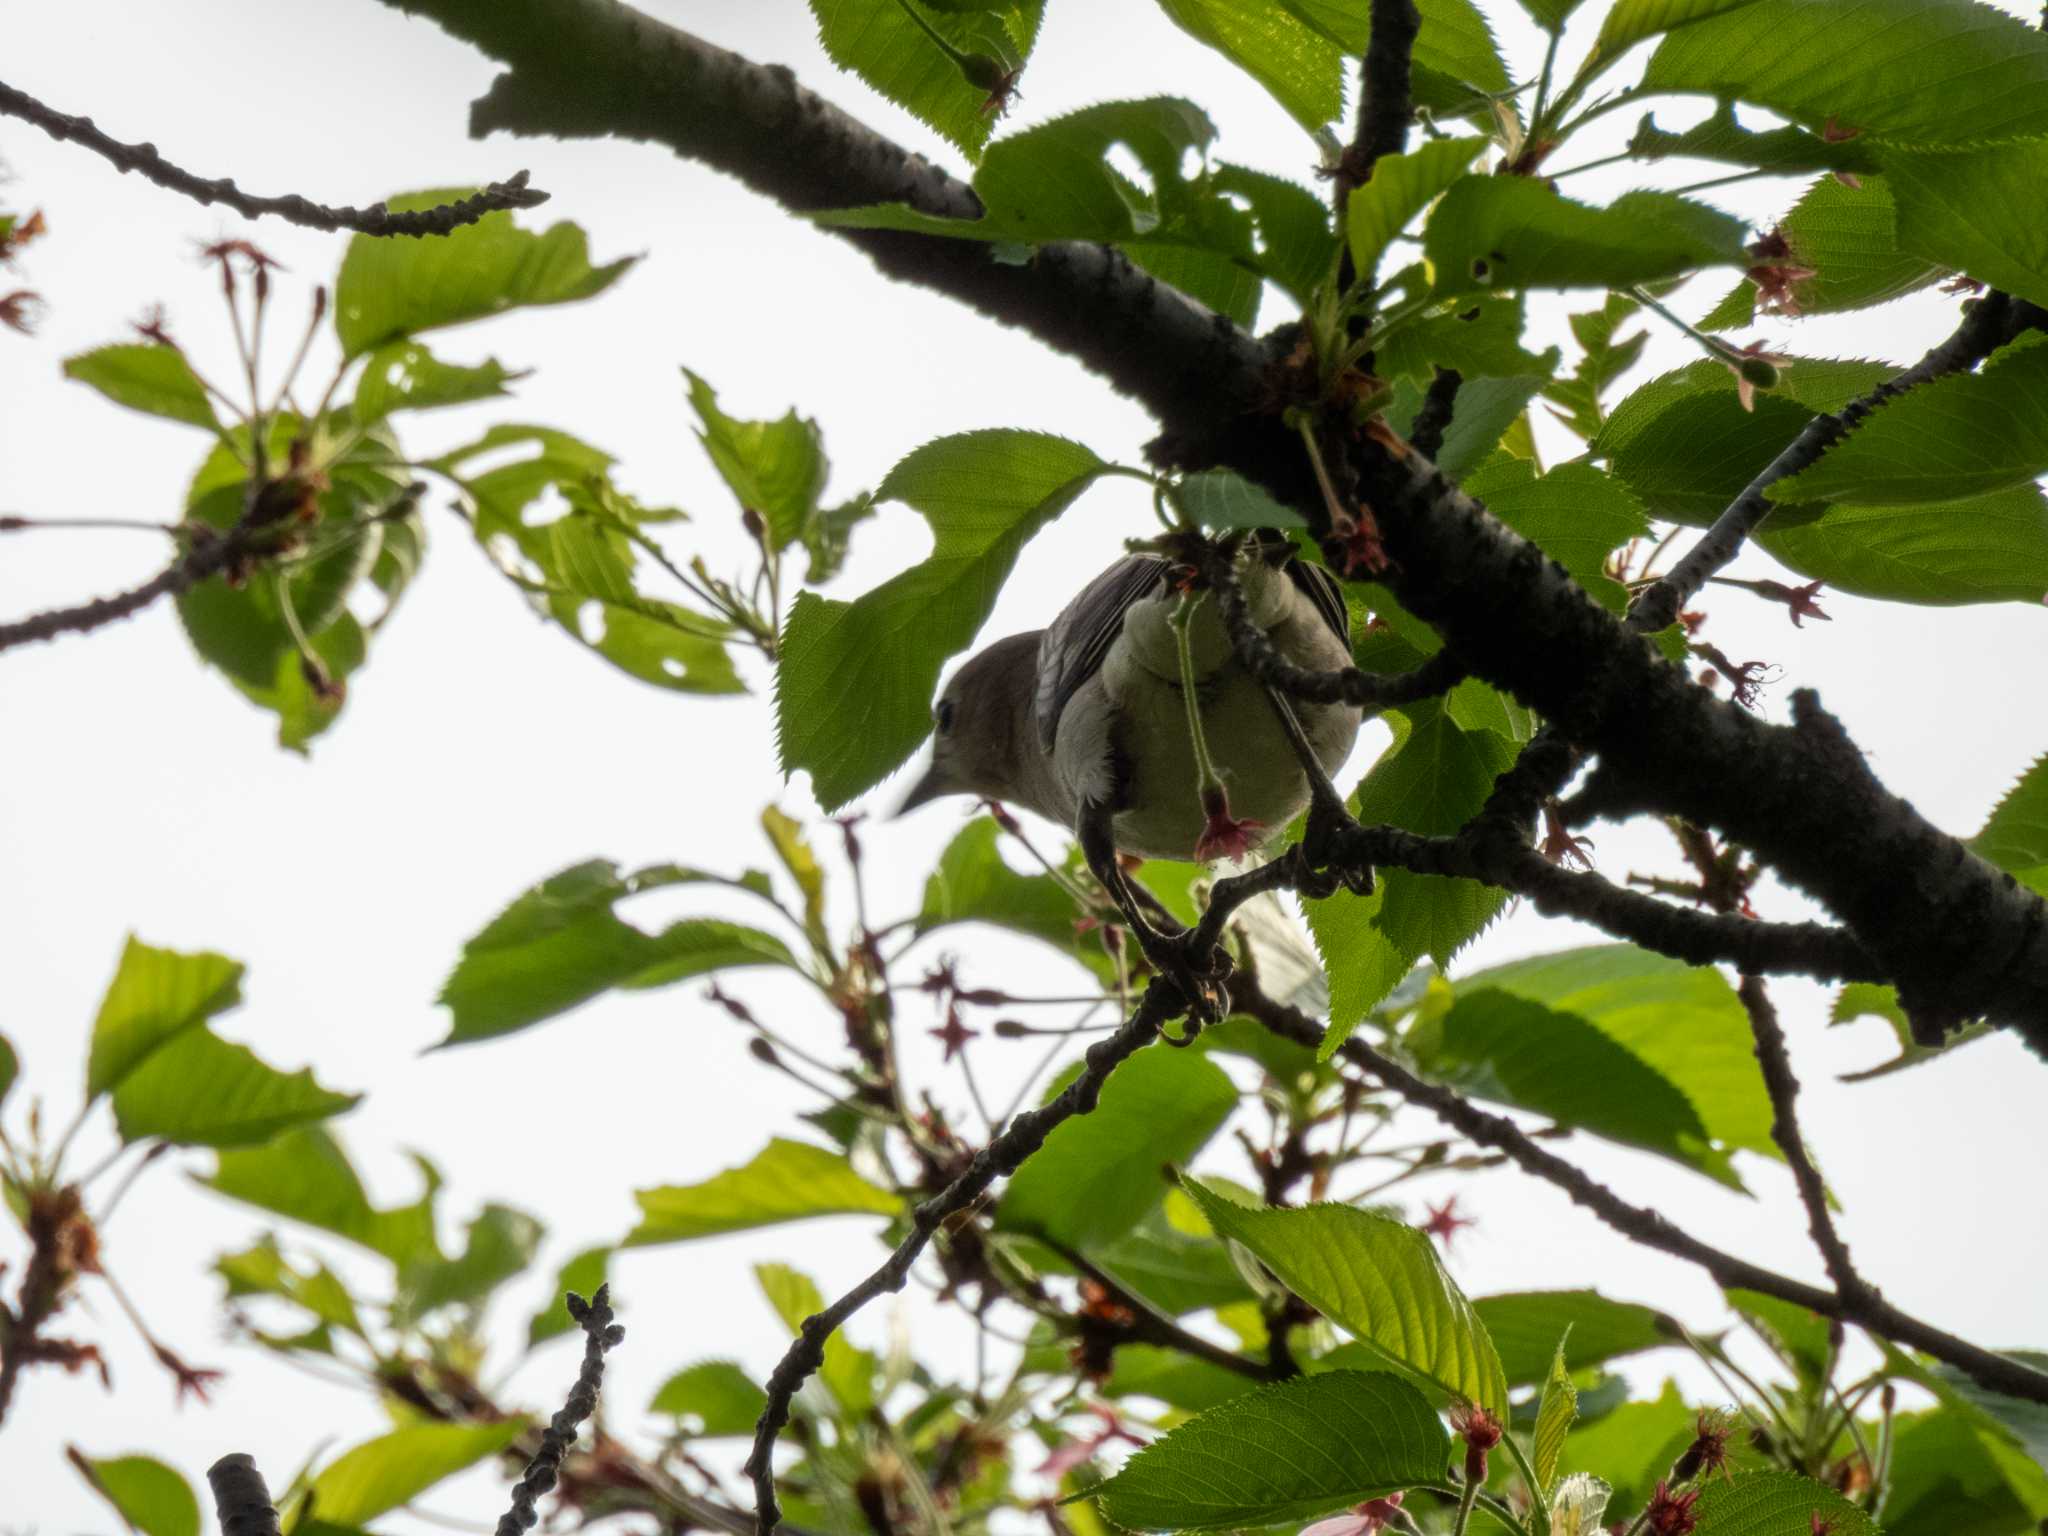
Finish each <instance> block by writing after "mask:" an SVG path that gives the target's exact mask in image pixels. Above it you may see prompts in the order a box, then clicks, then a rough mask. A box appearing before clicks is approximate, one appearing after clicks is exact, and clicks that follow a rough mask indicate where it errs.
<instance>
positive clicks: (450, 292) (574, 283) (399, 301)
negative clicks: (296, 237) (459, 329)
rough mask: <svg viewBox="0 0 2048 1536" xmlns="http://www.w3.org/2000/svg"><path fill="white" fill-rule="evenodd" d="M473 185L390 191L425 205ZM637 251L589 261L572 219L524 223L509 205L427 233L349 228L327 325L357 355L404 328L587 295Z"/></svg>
mask: <svg viewBox="0 0 2048 1536" xmlns="http://www.w3.org/2000/svg"><path fill="white" fill-rule="evenodd" d="M474 190H475V189H474V188H467V187H458V188H453V189H444V190H440V191H432V192H413V193H408V194H406V195H405V196H403V197H394V198H392V199H390V207H391V210H392V212H394V213H401V212H409V211H412V210H416V209H422V208H432V207H435V206H436V205H438V204H441V203H448V202H453V201H455V200H457V199H458V198H463V197H467V196H469V195H470V194H471V192H473V191H474ZM636 260H638V258H637V257H632V256H628V257H625V258H623V259H621V260H619V261H614V262H610V263H608V264H607V265H605V266H602V267H593V266H592V265H591V264H590V245H589V242H588V241H587V240H586V239H585V238H584V234H583V231H582V230H581V229H580V228H578V227H577V226H576V225H574V224H569V223H562V224H556V225H553V226H552V227H550V228H549V229H548V230H546V231H545V232H544V233H541V234H535V233H534V232H533V231H531V230H526V229H521V228H520V227H519V226H518V225H517V224H515V223H514V222H513V220H512V215H511V214H510V213H487V214H485V215H484V216H483V217H482V218H481V219H479V220H478V221H477V222H476V223H474V224H471V225H469V226H467V227H466V228H463V229H458V230H455V231H453V232H451V233H449V234H446V235H441V236H437V237H435V238H433V239H430V240H387V239H378V238H374V237H372V236H369V235H356V236H354V237H353V238H352V239H350V241H349V243H348V251H347V252H346V254H344V255H343V257H342V259H341V271H340V273H339V275H337V276H336V278H335V280H334V331H335V334H336V335H337V336H338V337H339V338H340V339H341V348H342V353H343V355H344V356H346V357H360V356H361V355H362V354H363V353H365V352H368V351H369V350H370V349H371V348H373V347H378V346H382V345H383V344H384V343H385V342H387V341H393V340H396V339H397V338H399V337H401V336H415V335H418V334H419V333H420V332H421V331H431V330H436V329H438V328H440V327H442V326H448V325H461V324H462V323H463V322H465V321H468V320H481V319H483V318H484V317H485V316H487V315H496V314H502V313H504V312H505V311H506V310H508V309H520V308H525V307H527V306H530V305H538V304H570V303H574V302H575V301H576V300H578V299H587V298H590V297H592V296H593V295H595V294H599V293H602V292H604V290H605V289H607V288H609V287H611V285H612V284H613V283H615V282H617V281H618V280H619V278H620V277H622V276H624V275H625V271H626V268H628V267H630V266H631V265H632V264H633V263H634V261H636Z"/></svg>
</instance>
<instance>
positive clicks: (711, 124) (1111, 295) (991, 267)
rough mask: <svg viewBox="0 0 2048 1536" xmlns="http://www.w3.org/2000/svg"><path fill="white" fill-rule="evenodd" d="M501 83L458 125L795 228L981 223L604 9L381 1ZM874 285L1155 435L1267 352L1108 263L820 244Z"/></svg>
mask: <svg viewBox="0 0 2048 1536" xmlns="http://www.w3.org/2000/svg"><path fill="white" fill-rule="evenodd" d="M386 3H387V4H392V5H396V6H397V7H398V8H399V9H400V10H403V11H406V12H409V13H411V14H415V15H422V16H426V17H429V18H431V19H432V20H434V21H436V22H438V23H439V24H440V25H441V26H442V27H444V28H445V29H447V30H448V31H449V32H451V33H453V34H454V35H455V36H457V37H459V38H462V39H464V40H465V41H467V42H470V43H473V44H475V45H476V46H477V47H478V48H481V49H482V50H483V51H484V52H485V53H487V54H489V55H490V56H491V57H493V58H495V59H498V60H499V61H501V62H502V63H504V64H505V65H507V66H508V73H506V74H504V75H501V76H500V77H499V78H498V80H497V81H496V82H495V83H494V84H493V85H492V87H491V89H490V92H489V94H487V95H486V96H484V97H483V98H482V99H481V100H480V101H478V102H477V103H476V104H475V106H474V107H473V108H472V110H471V114H470V128H471V131H472V132H473V133H475V134H476V135H478V136H479V137H481V136H482V135H484V134H486V133H489V132H492V131H493V130H496V129H504V130H507V131H510V132H514V133H522V134H533V135H550V136H555V137H562V138H579V137H580V138H594V137H603V136H608V135H609V136H617V137H622V138H631V139H639V140H642V141H645V142H648V143H654V144H663V145H666V146H667V147H669V148H670V149H673V150H674V151H675V152H676V153H677V154H679V155H683V156H686V157H687V158H689V159H692V160H697V161H700V162H702V163H703V164H705V165H709V166H711V167H712V168H714V169H716V170H720V171H724V172H726V173H727V174H729V175H731V176H734V177H736V178H737V179H738V180H740V181H741V182H743V183H744V184H745V185H746V186H748V187H750V188H752V189H753V190H754V191H756V192H759V193H760V194H762V195H763V196H764V197H768V198H771V199H772V200H774V201H775V202H776V203H778V204H779V205H780V206H782V207H784V208H786V209H788V210H790V211H791V212H793V213H808V212H814V211H817V210H821V209H826V208H845V207H851V206H856V205H861V204H868V203H887V202H905V203H908V204H910V205H911V206H912V207H913V208H917V209H919V210H920V211H922V212H925V213H930V214H936V215H940V216H942V217H947V218H967V219H971V218H978V217H979V216H980V215H981V212H982V208H981V203H980V201H979V199H977V198H976V197H975V195H974V190H973V189H972V188H971V187H969V186H968V185H967V184H966V183H965V182H962V181H959V180H958V179H956V178H954V177H952V176H949V175H947V174H946V173H945V172H944V171H943V170H940V169H939V168H938V167H937V166H935V165H933V164H931V163H930V162H929V161H927V160H925V159H924V158H923V157H922V156H919V155H914V154H912V153H911V152H910V151H909V150H907V149H904V148H903V147H902V146H901V145H898V144H895V143H893V142H891V141H890V140H889V139H887V138H884V137H883V136H882V135H881V134H878V133H876V132H875V131H874V130H873V129H871V128H868V127H867V126H865V125H864V124H862V123H860V122H858V121H856V120H855V119H854V118H852V117H850V116H848V115H847V114H846V113H844V112H842V111H840V110H839V108H837V107H835V106H833V105H832V104H831V103H829V102H827V101H825V100H824V99H823V98H821V97H819V96H817V95H816V94H814V93H813V92H811V91H808V90H806V89H804V88H803V87H802V86H800V85H798V84H797V82H796V78H795V77H794V76H793V75H792V74H791V73H790V72H789V71H788V70H787V69H783V68H778V67H773V66H764V65H759V64H754V63H752V62H750V61H748V60H747V59H744V58H742V57H740V56H739V55H738V54H735V53H731V52H728V51H727V50H726V49H723V48H719V47H717V46H715V45H713V44H711V43H708V42H705V41H703V40H702V39H701V38H697V37H694V36H692V35H691V34H690V33H687V32H684V31H681V30H679V29H677V28H674V27H670V26H666V25H664V24H662V23H661V22H658V21H655V20H653V19H651V18H650V17H647V16H643V15H641V14H640V13H638V12H637V11H634V10H632V9H630V8H629V7H626V6H623V5H620V4H617V3H616V0H386ZM820 227H821V229H823V230H824V232H825V233H827V234H830V235H832V236H834V237H836V238H838V239H842V240H846V241H848V242H849V243H851V244H852V245H854V246H856V247H857V248H858V249H860V250H861V251H863V252H865V253H866V254H867V256H868V257H869V258H870V259H871V260H872V261H873V262H874V263H875V265H876V266H877V267H879V268H880V269H881V270H882V271H883V272H884V273H886V274H887V275H888V276H890V277H893V278H896V279H899V280H901V281H904V282H910V283H915V284H917V285H919V286H920V287H924V288H928V289H930V290H932V291H933V292H936V293H942V294H945V295H947V296H948V297H951V298H954V299H958V300H959V301H960V302H961V303H963V304H966V305H968V306H969V307H970V308H972V309H974V310H976V311H977V312H978V313H980V314H983V315H986V316H987V317H989V318H990V319H992V320H996V321H998V322H1000V323H1002V324H1004V325H1013V326H1018V327H1021V328H1023V329H1024V330H1027V331H1029V332H1030V333H1031V334H1032V335H1034V336H1036V337H1037V338H1039V339H1040V340H1041V341H1044V342H1045V343H1046V344H1047V345H1048V346H1051V347H1053V348H1055V349H1056V350H1058V351H1061V352H1064V353H1066V354H1067V355H1069V356H1071V357H1073V358H1075V359H1077V360H1078V361H1080V362H1081V363H1082V364H1084V365H1085V366H1087V367H1089V368H1091V369H1093V370H1094V371H1095V372H1096V373H1099V374H1100V375H1102V376H1103V377H1104V378H1105V379H1107V380H1108V381H1109V382H1110V383H1111V384H1112V385H1114V386H1115V387H1116V388H1117V389H1119V390H1121V391H1123V392H1124V393H1126V394H1128V395H1130V396H1132V397H1133V398H1135V399H1136V400H1138V401H1139V402H1140V403H1141V404H1143V405H1144V406H1145V407H1146V408H1147V409H1148V410H1150V411H1151V412H1152V413H1153V414H1154V415H1155V416H1157V417H1158V418H1159V419H1160V420H1162V421H1172V422H1189V423H1198V424H1203V425H1206V424H1210V423H1213V422H1215V421H1218V420H1220V419H1223V418H1227V417H1229V416H1232V415H1235V414H1237V413H1238V412H1240V411H1243V410H1245V409H1248V408H1250V407H1251V406H1252V405H1254V404H1256V403H1257V402H1258V401H1260V400H1261V399H1262V398H1263V391H1264V387H1265V371H1266V361H1267V358H1266V352H1265V350H1264V348H1262V347H1261V346H1260V344H1259V343H1258V342H1257V341H1256V340H1255V339H1254V338H1252V337H1250V336H1247V335H1245V334H1244V333H1243V332H1242V331H1240V330H1238V329H1237V327H1235V326H1233V325H1232V324H1230V322H1229V321H1228V320H1226V319H1224V318H1223V317H1221V316H1219V315H1216V314H1214V313H1212V312H1211V311H1210V310H1208V309H1205V308H1204V307H1203V306H1202V305H1200V304H1198V303H1196V302H1195V301H1194V300H1193V299H1190V298H1188V297H1187V296H1186V295H1185V294H1182V293H1181V292H1179V291H1178V290H1177V289H1174V288H1171V287H1169V286H1167V285H1166V284H1164V283H1161V282H1160V281H1158V280H1157V279H1156V278H1153V277H1151V276H1149V275H1147V274H1146V273H1144V272H1142V271H1140V270H1139V269H1138V268H1136V267H1135V266H1133V265H1132V264H1131V263H1130V262H1129V261H1127V260H1126V259H1125V258H1124V257H1123V256H1122V255H1120V254H1119V253H1118V252H1116V251H1115V250H1114V249H1112V248H1110V247H1108V246H1102V245H1086V244H1081V243H1078V242H1072V241H1066V242H1059V243H1055V244H1050V245H1044V246H1040V247H1039V248H1038V250H1037V252H1036V254H1035V255H1034V256H1033V258H1032V260H1031V262H1030V263H1029V264H1028V265H1026V266H1022V267H1011V266H1002V265H999V264H997V262H996V261H995V260H994V259H993V258H992V256H991V254H990V251H989V248H988V247H987V246H986V245H984V244H982V243H981V242H979V241H973V240H949V239H945V238H941V237H936V236H930V235H912V234H903V233H900V232H895V231H888V230H855V229H840V228H830V227H826V226H820Z"/></svg>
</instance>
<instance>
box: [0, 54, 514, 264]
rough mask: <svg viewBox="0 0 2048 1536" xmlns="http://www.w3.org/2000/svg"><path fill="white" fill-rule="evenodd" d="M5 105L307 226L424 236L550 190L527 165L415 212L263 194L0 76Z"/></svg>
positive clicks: (149, 170)
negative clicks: (113, 132)
mask: <svg viewBox="0 0 2048 1536" xmlns="http://www.w3.org/2000/svg"><path fill="white" fill-rule="evenodd" d="M0 112H4V113H6V114H7V115H8V116H10V117H18V118H20V119H22V120H23V121H24V122H28V123H33V124H34V125H35V126H36V127H38V128H40V129H42V130H43V132H45V133H47V134H48V135H49V136H50V137H51V138H53V139H58V140H67V139H68V140H70V141H71V142H73V143H77V144H82V145H84V146H85V147H86V148H87V149H89V150H92V151H93V152H94V153H95V154H98V155H101V156H103V157H104V158H105V159H107V160H108V161H110V162H112V164H113V166H114V168H115V169H116V170H119V171H121V172H123V173H124V174H125V173H126V172H128V171H137V172H140V173H141V175H142V177H143V179H144V180H147V181H153V182H155V183H156V184H157V185H158V186H160V187H168V188H169V189H170V190H171V191H173V192H180V193H183V194H184V195H185V196H186V197H189V198H193V199H195V200H196V201H198V202H201V203H207V204H212V203H225V204H226V205H227V206H228V207H230V208H232V209H234V210H235V212H237V213H239V214H241V215H242V217H244V218H246V219H255V218H261V217H262V216H263V215H264V214H266V213H268V214H275V215H276V216H277V217H279V218H281V219H284V220H287V221H288V222H290V223H293V224H302V225H304V226H305V227H306V228H308V229H325V230H339V229H350V230H354V231H355V232H356V233H357V234H362V235H409V236H411V237H413V238H414V239H419V238H421V237H422V236H426V235H445V234H449V233H451V232H453V231H455V230H458V229H460V228H462V227H463V226H464V225H465V224H474V223H476V221H477V220H479V219H481V218H483V217H484V216H485V215H486V214H491V213H498V212H501V211H503V210H505V209H508V208H537V207H539V206H540V205H541V204H542V203H544V202H546V201H547V200H548V194H547V193H545V192H540V191H536V190H535V189H534V188H532V187H529V186H528V185H527V184H526V178H527V173H526V172H525V171H520V172H519V173H518V174H517V175H515V176H512V177H510V178H509V179H508V180H505V181H494V182H492V183H491V184H490V185H489V186H488V187H486V188H484V190H483V191H481V192H479V193H477V194H476V195H475V196H473V197H465V198H463V199H462V200H461V201H460V202H454V203H443V204H441V205H440V206H438V207H434V208H422V209H418V210H416V211H414V212H410V213H393V212H392V211H391V210H390V209H389V208H387V207H385V206H384V204H382V203H372V204H371V205H370V206H369V207H367V208H347V207H329V206H327V205H325V204H322V203H316V202H313V201H311V200H310V199H307V198H304V197H300V196H299V195H298V194H296V193H287V194H286V195H285V196H283V197H257V196H255V195H253V194H251V193H248V192H244V191H242V190H241V188H239V187H237V186H236V185H235V183H234V181H233V179H232V178H230V177H222V178H220V179H219V180H208V179H207V178H206V177H204V176H195V175H194V174H193V173H192V172H190V171H187V170H182V169H180V168H179V167H178V166H175V165H173V164H171V162H170V161H168V160H166V159H164V157H163V156H162V155H160V154H158V153H157V151H156V146H155V145H154V144H123V143H122V142H121V141H120V140H119V139H114V138H109V137H108V136H107V135H106V134H105V133H103V132H101V131H100V129H99V128H97V127H95V126H94V125H93V120H92V119H91V118H89V117H71V116H69V115H67V114H66V113H63V112H59V111H57V110H56V109H55V108H53V107H48V106H45V105H44V104H43V103H42V102H40V101H37V100H36V99H35V97H33V96H31V95H29V94H28V93H27V92H25V91H18V90H16V89H15V88H14V87H13V86H11V85H7V84H5V83H4V82H0Z"/></svg>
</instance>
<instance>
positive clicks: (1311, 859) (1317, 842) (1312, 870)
mask: <svg viewBox="0 0 2048 1536" xmlns="http://www.w3.org/2000/svg"><path fill="white" fill-rule="evenodd" d="M1357 826H1358V823H1357V822H1355V821H1353V820H1352V819H1351V813H1350V812H1349V811H1347V810H1345V809H1344V807H1343V805H1342V804H1341V803H1338V804H1334V805H1328V804H1323V803H1320V802H1317V803H1313V804H1311V805H1310V807H1309V813H1308V825H1307V826H1306V827H1305V828H1304V829H1303V831H1302V837H1301V841H1300V842H1299V843H1297V844H1296V845H1295V847H1294V855H1293V856H1294V860H1295V889H1296V890H1298V891H1299V892H1300V893H1301V894H1302V895H1303V896H1305V897H1307V898H1308V899H1309V900H1311V901H1320V900H1322V899H1323V898H1324V897H1326V896H1334V895H1336V894H1337V892H1338V891H1340V890H1345V891H1349V892H1350V893H1351V894H1352V895H1354V896H1370V895H1371V894H1372V885H1373V878H1372V866H1371V865H1370V864H1367V863H1363V862H1361V861H1358V860H1355V859H1353V858H1351V857H1349V856H1348V854H1347V851H1346V849H1345V847H1344V844H1345V841H1346V838H1345V836H1344V834H1345V833H1346V832H1349V831H1353V830H1356V828H1357Z"/></svg>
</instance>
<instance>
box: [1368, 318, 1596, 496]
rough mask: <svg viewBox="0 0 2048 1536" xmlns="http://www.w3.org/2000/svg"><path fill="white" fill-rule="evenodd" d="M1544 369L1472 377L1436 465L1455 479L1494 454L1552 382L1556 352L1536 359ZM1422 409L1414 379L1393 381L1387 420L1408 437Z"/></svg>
mask: <svg viewBox="0 0 2048 1536" xmlns="http://www.w3.org/2000/svg"><path fill="white" fill-rule="evenodd" d="M1532 361H1533V362H1535V363H1536V364H1537V366H1538V367H1540V368H1542V369H1544V370H1545V371H1544V372H1541V373H1518V374H1511V375H1509V376H1507V377H1505V378H1488V377H1484V376H1482V377H1479V378H1474V379H1470V380H1467V381H1466V383H1465V384H1464V385H1463V386H1462V387H1461V388H1460V389H1459V390H1458V402H1457V409H1456V411H1455V412H1454V413H1453V414H1452V416H1451V425H1450V428H1449V429H1448V430H1447V431H1446V432H1445V433H1444V442H1443V447H1441V448H1439V449H1438V450H1437V454H1436V466H1437V468H1438V469H1441V470H1442V471H1443V472H1444V473H1445V474H1447V475H1449V476H1450V477H1451V478H1452V479H1454V480H1457V481H1460V482H1462V481H1463V480H1464V477H1465V476H1466V475H1467V474H1469V473H1471V472H1472V471H1473V470H1474V469H1476V468H1477V467H1478V466H1479V465H1481V464H1484V463H1485V462H1486V461H1487V460H1489V459H1491V458H1493V457H1494V456H1495V450H1497V449H1499V448H1501V447H1502V446H1503V445H1504V443H1505V442H1506V440H1507V439H1508V437H1509V436H1510V434H1511V433H1513V432H1514V431H1515V430H1516V426H1517V424H1518V423H1520V422H1521V421H1522V419H1523V418H1522V413H1523V411H1524V410H1525V409H1526V408H1527V407H1528V404H1529V402H1530V401H1531V400H1533V399H1534V398H1535V397H1536V394H1537V392H1538V391H1539V390H1541V389H1542V388H1543V386H1544V385H1545V384H1547V383H1549V382H1550V374H1549V371H1548V370H1549V369H1551V368H1553V367H1555V366H1556V363H1557V353H1556V352H1555V351H1554V350H1553V351H1551V352H1550V353H1548V354H1546V355H1544V356H1542V357H1537V358H1533V359H1532ZM1421 407H1422V391H1421V389H1420V388H1418V387H1417V386H1416V384H1415V382H1414V381H1413V380H1412V379H1397V380H1395V382H1394V398H1393V400H1392V402H1391V403H1390V404H1389V405H1388V406H1387V408H1386V417H1387V422H1388V424H1389V425H1390V426H1392V427H1393V428H1394V430H1395V431H1397V432H1400V433H1403V434H1404V435H1405V434H1406V433H1407V432H1408V431H1409V430H1410V429H1411V428H1412V427H1413V426H1414V422H1415V416H1416V413H1417V412H1418V411H1419V410H1420V409H1421Z"/></svg>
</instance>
